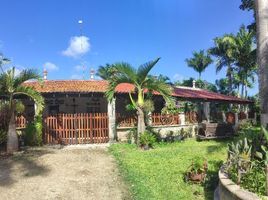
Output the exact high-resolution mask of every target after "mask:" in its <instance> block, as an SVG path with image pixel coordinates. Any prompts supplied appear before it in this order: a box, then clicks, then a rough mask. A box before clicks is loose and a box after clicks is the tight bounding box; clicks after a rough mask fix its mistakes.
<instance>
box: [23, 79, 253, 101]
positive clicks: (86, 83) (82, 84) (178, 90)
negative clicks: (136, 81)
mask: <svg viewBox="0 0 268 200" xmlns="http://www.w3.org/2000/svg"><path fill="white" fill-rule="evenodd" d="M24 84H25V85H27V86H30V87H33V88H35V89H36V90H37V91H39V92H40V93H62V92H71V93H72V92H79V93H88V92H99V93H104V92H105V91H106V89H107V86H108V82H107V81H104V80H56V81H52V80H51V81H50V80H49V81H44V82H43V84H40V83H38V82H35V81H33V82H26V83H24ZM133 90H134V86H133V85H131V84H128V83H122V84H120V85H118V86H117V87H116V92H117V93H128V92H129V91H133ZM155 94H158V93H155ZM173 96H175V97H178V98H184V99H189V100H190V99H192V100H194V99H203V100H208V101H226V102H233V103H251V101H248V100H245V99H241V98H238V97H234V96H227V95H223V94H219V93H215V92H210V91H207V90H203V89H198V88H189V87H175V88H174V92H173Z"/></svg>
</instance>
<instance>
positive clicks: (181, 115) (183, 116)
mask: <svg viewBox="0 0 268 200" xmlns="http://www.w3.org/2000/svg"><path fill="white" fill-rule="evenodd" d="M179 118H180V121H181V125H185V113H179Z"/></svg>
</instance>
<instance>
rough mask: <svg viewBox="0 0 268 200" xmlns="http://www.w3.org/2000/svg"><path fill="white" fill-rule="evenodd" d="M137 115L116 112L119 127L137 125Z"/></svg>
mask: <svg viewBox="0 0 268 200" xmlns="http://www.w3.org/2000/svg"><path fill="white" fill-rule="evenodd" d="M137 121H138V120H137V116H136V115H135V114H132V115H123V114H120V113H116V123H117V126H118V127H134V126H136V125H137Z"/></svg>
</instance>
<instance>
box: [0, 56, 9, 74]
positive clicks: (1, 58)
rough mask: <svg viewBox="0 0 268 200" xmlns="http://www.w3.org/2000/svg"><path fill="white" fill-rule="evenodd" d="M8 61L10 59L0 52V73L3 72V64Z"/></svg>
mask: <svg viewBox="0 0 268 200" xmlns="http://www.w3.org/2000/svg"><path fill="white" fill-rule="evenodd" d="M9 62H10V60H9V59H8V58H6V57H4V55H3V54H2V53H0V70H1V72H0V73H3V72H4V69H3V65H5V64H7V63H9Z"/></svg>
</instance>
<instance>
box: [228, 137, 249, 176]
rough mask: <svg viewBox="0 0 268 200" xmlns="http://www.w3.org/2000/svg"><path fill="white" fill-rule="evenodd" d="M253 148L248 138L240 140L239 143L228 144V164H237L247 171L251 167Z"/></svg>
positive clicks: (239, 168)
mask: <svg viewBox="0 0 268 200" xmlns="http://www.w3.org/2000/svg"><path fill="white" fill-rule="evenodd" d="M251 149H252V146H251V145H249V143H248V140H247V138H244V139H243V140H239V141H238V142H237V143H233V142H232V143H231V144H228V162H227V166H228V167H231V166H233V165H236V166H237V169H238V170H240V171H242V172H246V171H248V170H249V169H250V165H251V163H250V161H251Z"/></svg>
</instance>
